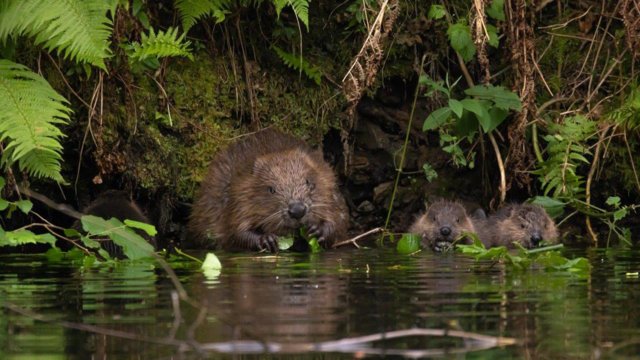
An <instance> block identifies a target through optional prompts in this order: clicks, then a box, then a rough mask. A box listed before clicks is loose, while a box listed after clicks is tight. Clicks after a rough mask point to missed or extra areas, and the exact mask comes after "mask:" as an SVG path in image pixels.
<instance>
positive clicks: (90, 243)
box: [80, 236, 101, 249]
mask: <svg viewBox="0 0 640 360" xmlns="http://www.w3.org/2000/svg"><path fill="white" fill-rule="evenodd" d="M80 241H82V244H84V246H86V247H88V248H89V249H100V248H101V246H100V242H98V241H95V240H93V239H92V238H90V237H88V236H80Z"/></svg>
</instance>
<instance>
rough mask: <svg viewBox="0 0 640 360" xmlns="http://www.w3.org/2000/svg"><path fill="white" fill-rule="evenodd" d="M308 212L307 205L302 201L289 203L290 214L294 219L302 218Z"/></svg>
mask: <svg viewBox="0 0 640 360" xmlns="http://www.w3.org/2000/svg"><path fill="white" fill-rule="evenodd" d="M306 213H307V207H306V206H304V204H303V203H301V202H294V203H290V204H289V216H291V217H292V218H293V219H300V218H302V217H303V216H304V214H306Z"/></svg>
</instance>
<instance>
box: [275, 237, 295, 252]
mask: <svg viewBox="0 0 640 360" xmlns="http://www.w3.org/2000/svg"><path fill="white" fill-rule="evenodd" d="M293 240H294V239H293V236H278V249H280V250H287V249H288V248H290V247H292V246H293Z"/></svg>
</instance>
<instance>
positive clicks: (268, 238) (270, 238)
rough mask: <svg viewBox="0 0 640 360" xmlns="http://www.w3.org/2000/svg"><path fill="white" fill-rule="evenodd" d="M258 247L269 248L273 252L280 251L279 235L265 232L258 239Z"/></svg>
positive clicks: (261, 248)
mask: <svg viewBox="0 0 640 360" xmlns="http://www.w3.org/2000/svg"><path fill="white" fill-rule="evenodd" d="M258 248H260V250H267V251H269V252H271V253H276V252H278V236H276V235H274V234H263V235H260V238H259V239H258Z"/></svg>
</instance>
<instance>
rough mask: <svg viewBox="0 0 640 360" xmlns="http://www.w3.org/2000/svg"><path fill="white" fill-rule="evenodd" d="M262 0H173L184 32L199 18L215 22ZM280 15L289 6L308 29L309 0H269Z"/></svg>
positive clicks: (258, 3)
mask: <svg viewBox="0 0 640 360" xmlns="http://www.w3.org/2000/svg"><path fill="white" fill-rule="evenodd" d="M263 2H264V1H263V0H175V3H174V5H175V7H176V9H178V12H180V19H181V20H182V28H183V29H184V31H185V33H186V32H187V31H189V29H190V28H191V27H192V26H193V25H194V24H195V23H196V22H197V21H198V20H199V19H201V18H203V17H205V16H212V17H213V18H214V19H215V21H216V23H221V22H223V21H224V20H225V19H226V15H227V14H229V13H231V11H232V10H233V9H234V8H237V7H248V6H253V7H255V8H257V7H258V6H260V5H261V4H262V3H263ZM271 3H272V4H273V5H274V6H275V8H276V14H277V16H278V17H280V13H281V12H282V9H284V8H285V7H286V6H291V9H293V12H294V13H295V14H296V16H297V17H298V19H300V21H301V22H302V23H303V24H304V25H305V27H306V28H307V30H309V0H271Z"/></svg>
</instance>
